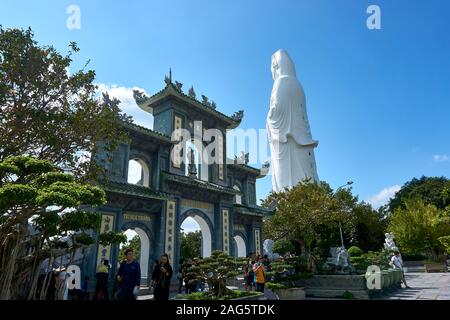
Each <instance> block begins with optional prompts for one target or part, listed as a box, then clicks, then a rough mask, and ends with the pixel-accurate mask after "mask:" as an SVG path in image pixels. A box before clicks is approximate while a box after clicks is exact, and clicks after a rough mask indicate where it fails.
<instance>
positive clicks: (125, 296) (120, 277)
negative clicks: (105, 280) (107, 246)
mask: <svg viewBox="0 0 450 320" xmlns="http://www.w3.org/2000/svg"><path fill="white" fill-rule="evenodd" d="M125 257H126V259H125V261H122V263H121V264H120V267H119V270H118V271H117V281H118V283H119V294H118V296H117V299H118V300H136V294H137V293H138V292H139V286H140V285H141V267H140V266H139V263H137V262H136V261H134V259H133V250H131V249H127V250H126V251H125Z"/></svg>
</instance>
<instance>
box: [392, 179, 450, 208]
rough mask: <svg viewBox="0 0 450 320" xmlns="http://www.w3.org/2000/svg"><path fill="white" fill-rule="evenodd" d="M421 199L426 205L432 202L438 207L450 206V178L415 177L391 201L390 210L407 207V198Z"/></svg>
mask: <svg viewBox="0 0 450 320" xmlns="http://www.w3.org/2000/svg"><path fill="white" fill-rule="evenodd" d="M412 199H416V200H421V201H422V202H423V203H424V204H425V205H428V204H432V205H434V206H435V207H436V208H438V209H445V208H446V207H448V206H450V180H449V179H447V178H445V177H425V176H422V177H421V178H420V179H417V178H414V179H412V180H411V181H408V182H406V183H405V184H404V185H403V186H402V188H401V189H400V190H399V191H398V192H397V193H396V194H395V196H394V197H393V198H392V199H391V200H390V202H389V210H390V212H391V213H392V212H394V211H395V210H396V209H401V208H403V209H405V207H406V206H405V201H406V200H412Z"/></svg>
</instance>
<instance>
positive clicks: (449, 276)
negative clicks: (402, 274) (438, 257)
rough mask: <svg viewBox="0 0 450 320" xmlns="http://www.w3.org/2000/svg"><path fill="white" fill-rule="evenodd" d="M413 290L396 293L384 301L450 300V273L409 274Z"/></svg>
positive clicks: (405, 289)
mask: <svg viewBox="0 0 450 320" xmlns="http://www.w3.org/2000/svg"><path fill="white" fill-rule="evenodd" d="M406 283H408V286H410V287H411V288H402V289H398V290H396V291H394V292H393V293H391V294H389V295H388V296H385V297H383V298H382V299H383V300H450V273H407V274H406Z"/></svg>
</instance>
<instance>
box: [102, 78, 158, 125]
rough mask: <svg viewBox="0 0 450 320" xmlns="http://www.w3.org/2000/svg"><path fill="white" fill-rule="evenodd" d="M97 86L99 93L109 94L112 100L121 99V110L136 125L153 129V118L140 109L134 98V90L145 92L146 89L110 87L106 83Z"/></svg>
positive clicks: (113, 85) (114, 85)
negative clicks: (130, 117) (131, 118)
mask: <svg viewBox="0 0 450 320" xmlns="http://www.w3.org/2000/svg"><path fill="white" fill-rule="evenodd" d="M97 86H98V91H99V92H108V94H109V96H110V97H111V98H117V99H119V100H120V104H119V106H120V108H121V109H122V111H123V112H125V113H126V114H127V115H129V116H132V117H133V121H134V123H136V124H138V125H141V126H144V127H146V128H149V129H153V116H152V115H151V114H150V113H148V112H145V111H144V110H142V109H141V108H139V107H138V105H137V104H136V101H135V100H134V97H133V90H139V91H144V92H145V90H144V89H142V88H138V87H132V88H128V87H123V86H119V85H116V84H112V85H109V84H104V83H97ZM146 94H147V93H146Z"/></svg>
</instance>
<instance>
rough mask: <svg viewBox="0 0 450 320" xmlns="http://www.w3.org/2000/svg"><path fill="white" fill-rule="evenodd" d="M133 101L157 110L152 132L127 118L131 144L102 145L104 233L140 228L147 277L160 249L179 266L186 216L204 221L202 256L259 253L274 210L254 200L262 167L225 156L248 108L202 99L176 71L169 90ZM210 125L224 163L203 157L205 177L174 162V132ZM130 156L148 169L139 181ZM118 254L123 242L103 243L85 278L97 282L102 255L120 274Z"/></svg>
mask: <svg viewBox="0 0 450 320" xmlns="http://www.w3.org/2000/svg"><path fill="white" fill-rule="evenodd" d="M135 99H136V102H137V104H138V105H139V107H140V108H142V109H143V110H145V111H148V112H149V113H151V114H153V116H154V126H153V127H154V130H150V129H147V128H144V127H141V126H138V125H135V124H128V123H123V127H124V129H125V130H126V131H127V133H128V135H129V137H130V139H129V141H128V142H126V143H122V144H120V145H119V146H118V147H117V149H116V150H114V151H113V152H112V153H108V152H107V151H106V150H103V149H101V148H99V150H98V152H97V153H96V159H97V160H98V161H99V162H100V163H103V164H104V166H105V168H106V172H107V178H108V179H106V180H102V181H101V183H102V185H103V187H104V189H105V191H106V193H107V200H108V202H107V204H106V205H104V206H101V207H99V208H96V209H95V210H97V211H98V212H99V213H100V214H101V215H102V225H101V230H100V232H107V231H116V232H118V231H121V230H126V229H129V228H131V229H134V230H135V231H136V232H137V233H138V235H139V237H140V239H141V243H142V247H141V259H140V264H141V269H143V270H144V271H143V273H142V277H143V279H144V280H145V278H146V277H147V278H149V274H150V272H151V268H152V264H153V261H154V260H156V259H158V258H159V256H160V255H161V254H162V253H168V254H169V256H170V260H171V264H172V265H173V266H174V267H175V268H177V266H178V261H179V256H178V255H179V246H180V243H179V232H180V226H181V224H182V223H183V221H184V220H185V219H186V218H187V217H192V218H194V219H195V220H196V221H197V223H198V224H199V225H200V228H201V231H202V255H203V256H208V255H210V254H211V252H212V251H214V250H221V251H225V252H228V253H229V254H230V255H234V256H244V255H246V254H247V253H249V252H256V253H261V252H262V240H263V234H262V220H263V218H264V217H265V216H266V215H269V214H271V212H270V211H269V210H267V209H263V208H261V207H259V206H257V204H256V188H255V186H256V179H258V178H260V177H262V174H261V170H260V169H257V168H254V167H251V166H249V165H248V164H247V163H246V162H244V163H241V162H237V161H233V160H230V159H227V158H226V152H225V151H226V134H225V133H226V130H227V129H233V128H236V127H237V126H238V125H239V123H240V122H241V119H242V116H243V112H237V113H235V114H234V115H233V116H231V117H230V116H226V115H225V114H223V113H221V112H219V111H217V109H216V108H215V106H213V105H211V104H210V103H209V102H208V101H207V100H203V101H199V100H197V99H196V98H195V94H193V93H192V92H190V94H185V93H184V92H183V91H182V89H181V86H180V85H179V84H178V85H175V84H174V83H173V82H172V79H171V77H170V76H169V77H167V78H166V86H165V88H164V89H163V90H161V91H159V92H158V93H156V94H155V95H153V96H151V97H148V96H146V95H144V94H143V93H141V92H135ZM212 128H214V129H217V130H218V132H220V133H221V135H219V136H217V137H215V139H214V141H215V142H216V150H215V151H214V156H215V157H216V158H217V159H221V161H218V162H216V163H212V164H205V163H203V162H202V163H201V164H200V165H201V167H200V168H198V167H197V170H200V174H196V175H194V174H193V171H194V168H193V167H192V166H191V170H186V166H188V165H189V163H186V161H181V162H180V161H176V155H177V152H178V154H180V148H181V147H180V145H178V144H177V142H176V141H172V140H171V135H172V131H173V130H175V129H186V130H188V131H189V132H190V133H191V136H192V137H194V136H195V135H194V133H197V134H198V133H199V132H200V133H201V132H204V130H205V129H212ZM203 143H206V142H203ZM205 150H207V148H205ZM171 155H172V157H171ZM174 155H175V156H174ZM187 158H188V157H184V156H179V159H185V160H188V159H187ZM205 158H206V157H205ZM130 160H135V161H136V162H138V163H139V165H141V167H142V169H141V173H140V175H141V177H139V171H138V172H137V178H135V180H134V182H136V183H135V184H133V183H128V169H129V162H130ZM188 161H189V160H188ZM234 186H239V188H236V187H234ZM236 199H237V200H238V201H237V200H236ZM118 252H119V248H118V246H117V247H116V246H113V247H103V246H101V245H99V246H98V247H96V248H95V249H94V250H91V251H90V252H89V255H88V259H85V263H84V266H83V268H82V270H83V272H85V274H84V276H89V278H90V279H94V273H95V270H96V266H97V265H98V264H100V263H101V261H102V260H103V259H108V260H110V261H111V262H112V267H113V269H112V272H113V273H115V272H116V270H117V263H118V262H119V261H120V259H121V258H122V257H118ZM92 288H93V283H92V284H91V286H90V290H92Z"/></svg>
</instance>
